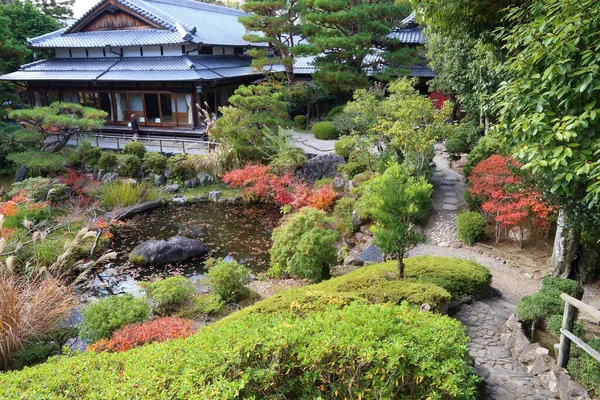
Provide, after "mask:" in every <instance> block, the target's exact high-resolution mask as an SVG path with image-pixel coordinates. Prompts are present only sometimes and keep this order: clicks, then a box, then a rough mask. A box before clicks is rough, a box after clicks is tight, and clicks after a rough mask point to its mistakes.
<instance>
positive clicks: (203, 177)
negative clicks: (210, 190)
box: [196, 172, 212, 186]
mask: <svg viewBox="0 0 600 400" xmlns="http://www.w3.org/2000/svg"><path fill="white" fill-rule="evenodd" d="M196 179H198V184H199V185H201V186H204V185H207V184H209V183H211V182H212V177H211V176H210V175H209V174H207V173H206V172H200V173H199V174H198V175H196Z"/></svg>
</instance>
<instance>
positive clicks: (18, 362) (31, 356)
mask: <svg viewBox="0 0 600 400" xmlns="http://www.w3.org/2000/svg"><path fill="white" fill-rule="evenodd" d="M75 336H77V328H70V327H65V328H58V329H56V330H54V331H52V332H49V333H47V334H45V335H42V336H39V337H36V338H35V339H34V340H33V341H30V342H28V343H26V344H25V345H24V346H23V348H22V349H21V350H19V351H18V352H16V353H15V354H14V358H13V364H12V366H11V369H14V370H19V369H22V368H24V367H28V366H32V365H34V364H38V363H40V362H43V361H45V360H46V359H48V357H51V356H54V355H57V354H60V352H61V350H62V347H63V345H64V344H65V343H66V341H67V340H68V339H70V338H72V337H75Z"/></svg>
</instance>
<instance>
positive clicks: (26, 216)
mask: <svg viewBox="0 0 600 400" xmlns="http://www.w3.org/2000/svg"><path fill="white" fill-rule="evenodd" d="M51 215H52V209H51V208H50V206H49V205H48V204H47V203H35V204H23V205H20V206H18V207H17V209H16V212H15V214H14V215H12V216H7V217H5V218H4V225H3V227H4V228H9V229H16V228H20V227H22V226H23V222H24V221H25V220H27V221H29V222H33V224H38V223H40V222H42V221H48V220H49V219H50V216H51Z"/></svg>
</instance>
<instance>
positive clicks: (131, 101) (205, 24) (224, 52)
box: [0, 0, 261, 129]
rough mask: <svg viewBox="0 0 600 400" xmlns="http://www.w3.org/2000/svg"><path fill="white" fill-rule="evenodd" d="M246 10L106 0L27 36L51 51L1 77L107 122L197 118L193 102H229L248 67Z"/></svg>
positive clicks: (183, 1)
mask: <svg viewBox="0 0 600 400" xmlns="http://www.w3.org/2000/svg"><path fill="white" fill-rule="evenodd" d="M243 15H246V14H245V13H244V12H243V11H240V10H235V9H230V8H226V7H220V6H215V5H211V4H206V3H200V2H196V1H193V0H177V1H173V0H102V1H100V2H99V3H98V4H97V5H95V6H94V7H92V8H91V9H90V10H89V11H88V12H87V13H86V14H85V15H83V16H82V17H81V18H79V19H78V20H77V21H75V22H74V23H72V24H71V25H70V26H69V27H67V28H65V29H62V30H59V31H56V32H52V33H49V34H46V35H43V36H40V37H36V38H33V39H30V41H29V45H30V47H31V48H34V49H40V50H48V51H50V52H52V54H53V56H52V57H51V58H49V59H46V60H41V61H38V62H34V63H31V64H27V65H23V66H22V67H21V68H20V69H19V70H18V71H16V72H13V73H10V74H7V75H4V76H2V77H0V79H2V80H11V81H22V82H25V84H26V85H27V90H28V92H29V96H30V100H31V104H32V105H34V106H43V105H47V104H49V103H51V102H53V101H58V100H60V101H65V102H74V103H81V104H83V105H86V106H92V107H97V108H100V109H102V110H104V111H106V112H107V113H108V120H107V125H108V127H110V126H114V127H118V126H121V125H123V126H124V125H127V124H128V122H129V120H130V115H131V114H136V115H137V116H138V120H139V124H140V126H141V127H156V128H163V129H165V128H169V129H177V128H185V129H193V128H197V127H198V126H199V121H198V118H197V113H196V112H195V104H196V103H200V104H203V103H204V102H206V103H208V104H209V105H210V107H211V108H212V109H213V110H216V109H217V107H219V106H223V105H226V104H227V100H228V98H229V96H230V95H231V94H232V93H233V91H234V90H235V89H236V88H237V87H238V86H239V85H241V84H247V83H250V82H252V81H254V80H256V79H257V78H259V77H260V76H261V74H260V73H259V72H256V71H254V70H253V69H252V68H251V67H250V63H251V58H250V56H248V55H247V54H246V50H247V49H249V48H251V47H256V46H257V45H256V44H251V43H249V42H246V41H245V40H244V39H243V36H244V34H245V33H246V32H245V29H244V27H243V25H242V24H241V23H240V22H239V20H238V18H239V17H240V16H243Z"/></svg>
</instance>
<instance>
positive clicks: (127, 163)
mask: <svg viewBox="0 0 600 400" xmlns="http://www.w3.org/2000/svg"><path fill="white" fill-rule="evenodd" d="M118 159H119V174H120V175H121V176H129V177H137V176H139V175H140V172H141V170H142V160H141V158H139V157H138V156H136V155H133V154H120V155H119V156H118Z"/></svg>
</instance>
